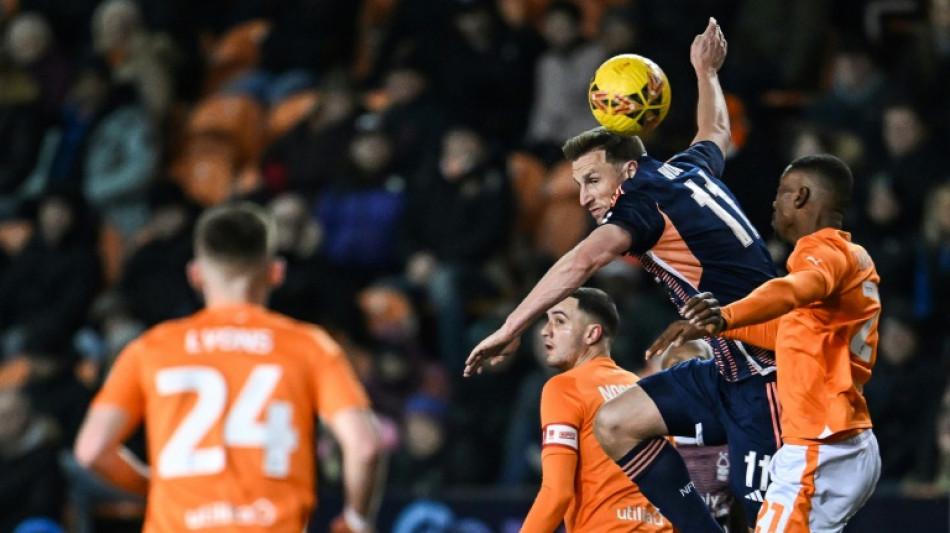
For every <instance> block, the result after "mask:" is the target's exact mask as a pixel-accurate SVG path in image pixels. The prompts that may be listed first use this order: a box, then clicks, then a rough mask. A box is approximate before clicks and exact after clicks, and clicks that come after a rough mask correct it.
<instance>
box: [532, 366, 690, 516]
mask: <svg viewBox="0 0 950 533" xmlns="http://www.w3.org/2000/svg"><path fill="white" fill-rule="evenodd" d="M638 379H639V378H638V377H637V376H636V375H635V374H633V373H631V372H628V371H626V370H623V369H622V368H620V367H618V366H617V364H616V363H615V362H614V361H613V359H611V358H609V357H595V358H594V359H592V360H590V361H587V362H586V363H583V364H581V365H580V366H577V367H575V368H572V369H570V370H568V371H566V372H564V373H562V374H559V375H557V376H554V377H552V378H551V379H550V380H548V382H547V383H546V384H545V385H544V390H543V391H542V393H541V426H542V428H543V430H542V435H541V439H542V448H541V461H542V466H543V470H544V473H543V477H544V479H543V480H542V482H541V490H540V491H539V492H538V496H537V498H536V499H535V502H534V505H532V506H531V511H530V512H529V513H528V516H527V518H526V519H525V522H524V525H523V526H522V529H521V530H522V531H524V532H526V533H542V532H543V533H550V532H553V531H555V530H556V529H557V527H558V526H559V525H560V523H561V521H562V520H563V521H564V524H565V526H566V527H567V531H568V532H572V531H583V532H585V533H586V532H590V533H608V532H609V533H620V532H630V531H651V532H672V531H674V529H673V526H671V525H670V523H669V521H668V520H666V518H665V517H664V516H663V515H662V514H660V512H659V511H658V510H657V509H656V507H654V506H653V505H651V504H650V502H649V501H647V499H646V497H645V496H643V494H641V493H640V489H639V488H638V487H637V486H636V485H635V484H633V483H631V482H630V478H628V477H627V476H626V474H624V473H623V471H622V470H621V469H620V467H619V466H617V464H616V463H615V462H613V461H612V460H611V459H610V458H609V457H607V454H606V453H604V451H603V449H601V447H600V443H598V442H597V438H596V437H595V436H594V415H596V414H597V409H598V408H599V407H600V406H601V405H602V404H603V403H604V402H605V401H607V400H609V399H611V398H613V397H615V396H617V395H619V394H620V393H621V392H623V391H624V390H626V389H628V388H630V387H632V386H633V385H634V383H636V382H637V380H638ZM565 494H570V495H572V497H570V498H569V501H568V500H567V499H564V498H563V495H565ZM559 496H562V497H560V498H559Z"/></svg>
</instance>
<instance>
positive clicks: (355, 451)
mask: <svg viewBox="0 0 950 533" xmlns="http://www.w3.org/2000/svg"><path fill="white" fill-rule="evenodd" d="M344 453H346V454H348V455H349V456H350V458H351V459H352V460H353V461H354V462H356V463H359V464H361V465H363V466H364V467H367V468H372V467H374V466H375V465H377V464H378V463H379V461H380V459H381V458H382V456H383V454H384V449H383V441H382V439H381V437H380V435H379V432H378V431H375V430H374V431H372V432H369V433H368V434H367V435H365V436H364V438H361V439H358V440H356V441H354V442H351V443H350V444H349V446H348V448H347V449H346V450H344Z"/></svg>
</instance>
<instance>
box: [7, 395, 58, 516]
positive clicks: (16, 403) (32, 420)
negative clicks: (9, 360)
mask: <svg viewBox="0 0 950 533" xmlns="http://www.w3.org/2000/svg"><path fill="white" fill-rule="evenodd" d="M59 442H60V441H59V436H58V430H57V428H56V426H55V424H54V423H53V422H51V421H49V420H48V419H46V418H43V417H41V416H37V415H35V414H34V413H33V411H32V409H31V408H30V404H29V401H28V400H27V398H26V396H25V395H24V394H23V392H22V391H20V390H18V389H15V388H3V389H0V471H2V472H3V475H2V476H0V531H10V532H12V531H13V530H14V529H15V528H16V527H17V525H18V524H19V523H21V522H22V521H24V520H26V519H28V518H38V517H46V518H50V519H52V520H55V521H59V520H62V518H63V507H62V506H63V501H64V496H65V493H66V485H65V481H64V479H63V475H62V472H61V471H60V468H59V462H58V459H57V454H58V447H59Z"/></svg>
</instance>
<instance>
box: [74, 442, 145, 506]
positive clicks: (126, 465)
mask: <svg viewBox="0 0 950 533" xmlns="http://www.w3.org/2000/svg"><path fill="white" fill-rule="evenodd" d="M89 468H90V469H91V470H92V471H93V472H95V473H96V474H98V475H99V477H101V478H102V479H104V480H106V481H108V482H109V483H110V484H112V485H113V486H115V487H117V488H120V489H122V490H124V491H125V492H128V493H130V494H134V495H136V496H140V497H142V498H145V497H146V496H147V495H148V484H149V477H150V475H149V469H148V466H146V465H145V463H143V462H142V461H140V460H139V459H138V458H137V457H136V456H135V454H133V453H132V452H130V451H129V450H127V449H125V448H114V449H112V450H108V451H106V452H104V453H103V454H102V455H100V456H99V457H98V458H96V460H95V461H93V462H92V464H90V465H89Z"/></svg>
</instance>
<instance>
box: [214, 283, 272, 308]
mask: <svg viewBox="0 0 950 533" xmlns="http://www.w3.org/2000/svg"><path fill="white" fill-rule="evenodd" d="M266 299H267V291H266V289H265V288H264V287H262V286H259V284H240V283H236V284H232V285H229V286H221V287H215V286H208V287H205V290H204V300H205V307H206V308H208V309H214V308H220V307H234V306H237V305H264V301H265V300H266Z"/></svg>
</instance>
